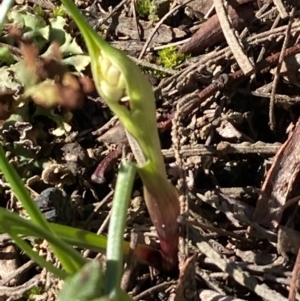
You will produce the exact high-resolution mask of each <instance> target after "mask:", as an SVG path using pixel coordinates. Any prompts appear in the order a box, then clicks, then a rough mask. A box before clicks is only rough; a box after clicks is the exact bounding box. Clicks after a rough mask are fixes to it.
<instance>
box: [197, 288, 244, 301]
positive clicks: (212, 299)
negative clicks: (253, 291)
mask: <svg viewBox="0 0 300 301" xmlns="http://www.w3.org/2000/svg"><path fill="white" fill-rule="evenodd" d="M199 298H200V300H201V301H245V299H239V298H234V297H231V296H224V295H221V294H218V293H217V292H215V291H211V290H207V289H206V290H202V291H201V293H200V294H199Z"/></svg>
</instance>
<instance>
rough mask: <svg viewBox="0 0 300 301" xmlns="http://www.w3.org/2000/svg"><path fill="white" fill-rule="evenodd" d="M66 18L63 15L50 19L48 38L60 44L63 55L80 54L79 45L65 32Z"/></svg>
mask: <svg viewBox="0 0 300 301" xmlns="http://www.w3.org/2000/svg"><path fill="white" fill-rule="evenodd" d="M66 23H67V20H66V19H65V18H63V17H60V16H59V17H57V18H55V19H51V20H50V24H51V32H50V39H51V41H57V42H58V43H59V44H60V45H61V46H60V51H61V53H62V55H63V57H65V56H69V55H74V54H82V53H83V51H82V49H81V47H80V46H79V45H78V44H77V42H76V41H75V39H74V38H72V36H71V35H70V34H69V33H67V32H66V30H65V28H64V27H65V26H66Z"/></svg>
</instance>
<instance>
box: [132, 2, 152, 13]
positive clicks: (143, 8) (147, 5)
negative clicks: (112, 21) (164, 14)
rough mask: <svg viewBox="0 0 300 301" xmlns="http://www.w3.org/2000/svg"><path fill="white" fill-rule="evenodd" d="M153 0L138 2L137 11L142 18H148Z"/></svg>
mask: <svg viewBox="0 0 300 301" xmlns="http://www.w3.org/2000/svg"><path fill="white" fill-rule="evenodd" d="M151 5H152V3H151V0H138V1H137V2H136V11H137V13H138V14H139V16H141V17H148V16H149V15H150V10H151Z"/></svg>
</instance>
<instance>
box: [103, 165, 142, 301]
mask: <svg viewBox="0 0 300 301" xmlns="http://www.w3.org/2000/svg"><path fill="white" fill-rule="evenodd" d="M135 172H136V167H135V165H134V164H133V163H129V162H127V161H125V160H123V161H122V162H121V167H120V169H119V172H118V177H117V183H116V188H115V194H114V199H113V206H112V214H111V218H110V223H109V229H108V240H107V250H106V258H107V268H106V273H105V295H108V296H109V297H110V298H111V299H112V300H118V299H119V298H120V286H121V277H122V271H123V251H122V246H123V235H124V229H125V225H126V216H127V210H128V206H129V203H130V196H131V193H132V186H133V182H134V177H135Z"/></svg>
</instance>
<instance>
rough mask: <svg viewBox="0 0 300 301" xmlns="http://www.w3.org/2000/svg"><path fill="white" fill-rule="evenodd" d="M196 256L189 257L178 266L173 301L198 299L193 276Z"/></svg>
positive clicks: (194, 300) (193, 300)
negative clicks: (178, 271)
mask: <svg viewBox="0 0 300 301" xmlns="http://www.w3.org/2000/svg"><path fill="white" fill-rule="evenodd" d="M195 263H196V256H195V255H194V256H192V257H189V258H188V259H187V260H186V261H185V262H184V263H183V265H182V266H181V268H180V275H179V279H178V283H177V287H176V295H175V299H174V301H181V300H182V301H185V300H190V301H196V300H199V298H198V296H197V289H196V287H197V286H196V278H195Z"/></svg>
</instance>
